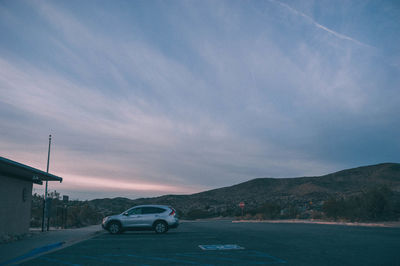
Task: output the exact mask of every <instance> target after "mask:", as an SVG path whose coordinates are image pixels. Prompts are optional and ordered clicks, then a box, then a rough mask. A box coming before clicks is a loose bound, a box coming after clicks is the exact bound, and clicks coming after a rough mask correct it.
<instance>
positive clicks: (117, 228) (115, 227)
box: [108, 222, 122, 235]
mask: <svg viewBox="0 0 400 266" xmlns="http://www.w3.org/2000/svg"><path fill="white" fill-rule="evenodd" d="M108 231H109V232H110V233H111V234H113V235H116V234H119V233H121V231H122V228H121V224H120V223H119V222H111V223H110V224H109V225H108Z"/></svg>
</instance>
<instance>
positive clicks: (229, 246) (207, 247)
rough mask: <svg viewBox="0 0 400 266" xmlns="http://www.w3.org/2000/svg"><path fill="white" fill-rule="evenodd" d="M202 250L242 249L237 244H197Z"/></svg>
mask: <svg viewBox="0 0 400 266" xmlns="http://www.w3.org/2000/svg"><path fill="white" fill-rule="evenodd" d="M199 248H201V249H202V250H235V249H244V248H243V247H240V246H238V245H232V244H224V245H199Z"/></svg>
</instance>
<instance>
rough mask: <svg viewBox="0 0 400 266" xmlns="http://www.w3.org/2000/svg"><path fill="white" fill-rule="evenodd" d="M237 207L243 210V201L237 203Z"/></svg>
mask: <svg viewBox="0 0 400 266" xmlns="http://www.w3.org/2000/svg"><path fill="white" fill-rule="evenodd" d="M239 207H240V208H242V209H243V208H244V202H243V201H242V202H240V203H239Z"/></svg>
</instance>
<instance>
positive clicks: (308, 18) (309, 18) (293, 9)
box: [269, 0, 373, 48]
mask: <svg viewBox="0 0 400 266" xmlns="http://www.w3.org/2000/svg"><path fill="white" fill-rule="evenodd" d="M269 1H270V2H272V3H276V4H278V5H280V6H282V7H283V8H285V9H287V10H289V11H290V12H292V13H293V14H296V15H298V16H301V17H303V18H305V19H306V20H307V21H308V22H310V23H312V24H313V25H314V26H316V27H317V28H319V29H322V30H324V31H326V32H328V33H330V34H332V35H333V36H335V37H337V38H339V39H342V40H347V41H351V42H353V43H356V44H358V45H361V46H364V47H368V48H373V47H372V46H371V45H368V44H366V43H363V42H360V41H358V40H356V39H354V38H352V37H349V36H347V35H344V34H341V33H338V32H336V31H334V30H332V29H329V28H328V27H325V26H323V25H321V24H319V23H318V22H317V21H315V20H314V19H313V18H312V17H310V16H308V15H306V14H304V13H303V12H301V11H299V10H297V9H295V8H293V7H291V6H289V5H288V4H285V3H282V2H280V1H277V0H269Z"/></svg>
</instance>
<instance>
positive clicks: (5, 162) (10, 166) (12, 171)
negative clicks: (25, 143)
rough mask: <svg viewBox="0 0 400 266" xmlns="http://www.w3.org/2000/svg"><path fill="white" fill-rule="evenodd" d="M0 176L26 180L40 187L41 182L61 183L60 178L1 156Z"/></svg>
mask: <svg viewBox="0 0 400 266" xmlns="http://www.w3.org/2000/svg"><path fill="white" fill-rule="evenodd" d="M0 174H1V175H5V176H9V177H14V178H18V179H23V180H28V181H31V182H33V183H35V184H40V185H41V184H42V183H43V181H59V182H60V183H61V182H62V178H61V177H59V176H55V175H52V174H49V173H46V172H43V171H41V170H39V169H36V168H33V167H30V166H27V165H25V164H22V163H18V162H15V161H12V160H9V159H7V158H4V157H1V156H0Z"/></svg>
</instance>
